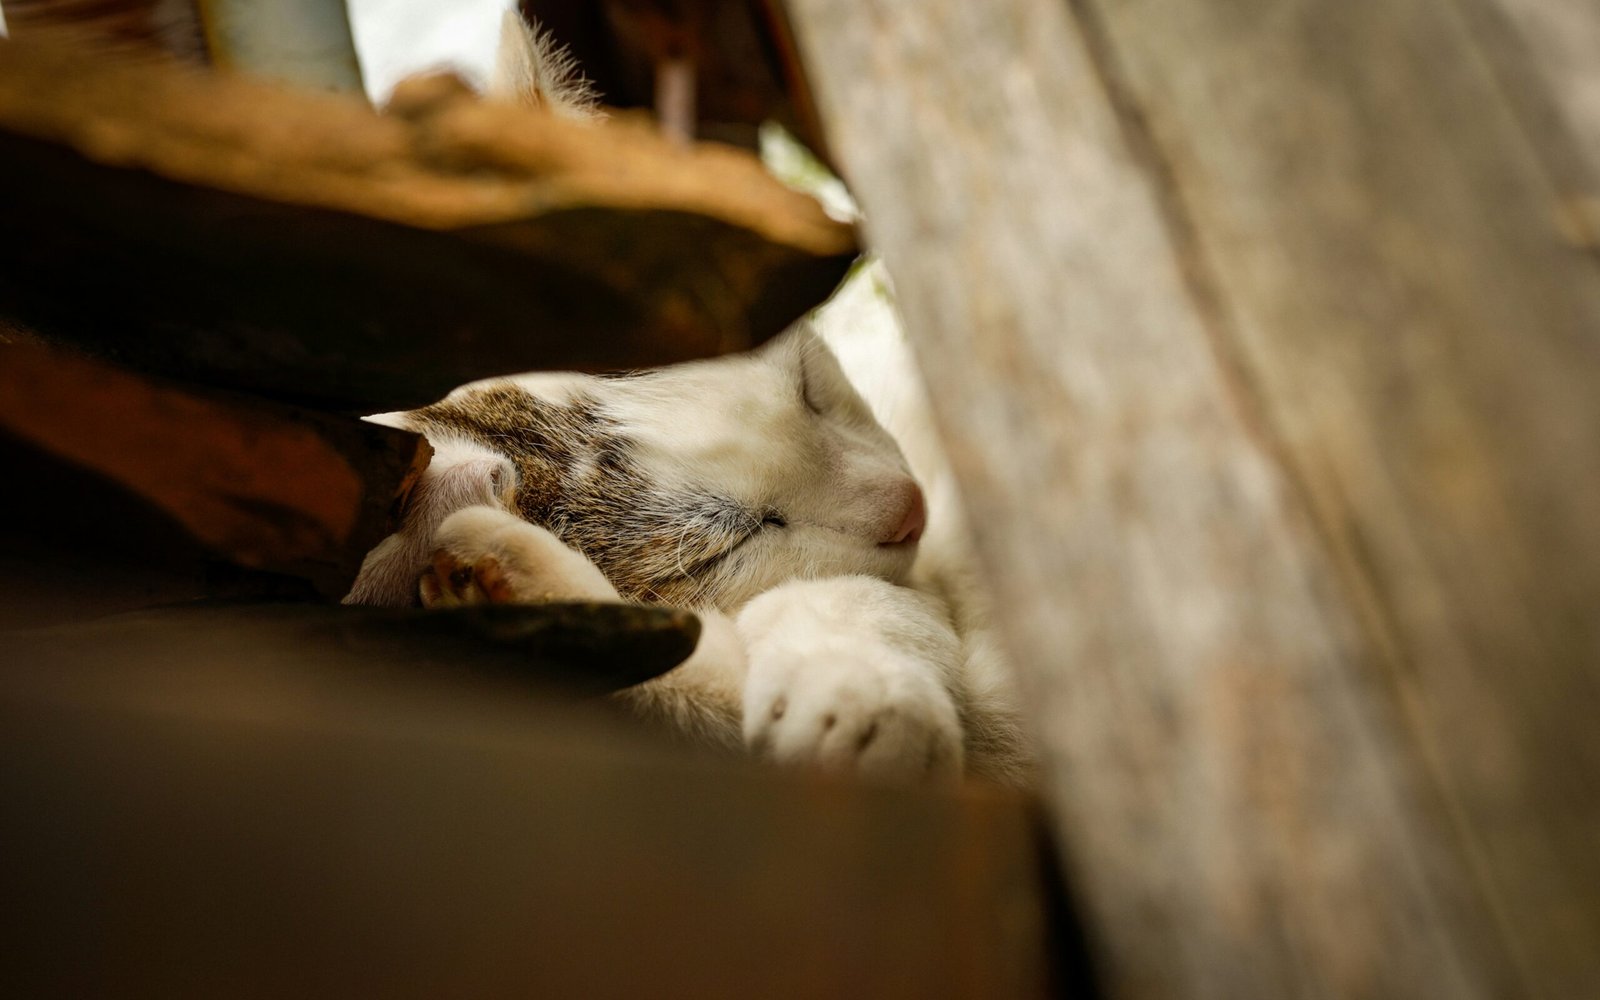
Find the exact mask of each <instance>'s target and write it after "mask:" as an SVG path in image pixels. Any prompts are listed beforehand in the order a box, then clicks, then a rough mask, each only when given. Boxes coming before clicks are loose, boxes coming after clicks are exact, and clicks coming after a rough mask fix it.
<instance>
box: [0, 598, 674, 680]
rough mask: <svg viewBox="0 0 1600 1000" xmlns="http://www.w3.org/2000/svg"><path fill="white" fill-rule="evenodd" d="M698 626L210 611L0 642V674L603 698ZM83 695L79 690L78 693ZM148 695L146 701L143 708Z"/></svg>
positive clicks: (622, 612)
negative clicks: (249, 677)
mask: <svg viewBox="0 0 1600 1000" xmlns="http://www.w3.org/2000/svg"><path fill="white" fill-rule="evenodd" d="M699 638H700V621H699V619H697V618H696V617H695V616H694V615H693V614H691V613H690V612H687V611H681V610H678V609H675V608H648V607H643V606H638V605H629V604H597V603H582V602H575V603H552V604H538V605H497V606H492V607H489V606H486V607H472V608H452V609H448V610H437V611H433V610H426V611H425V610H423V609H421V608H362V607H348V606H344V605H322V604H300V603H286V602H279V603H265V602H214V603H205V602H201V603H195V604H186V605H179V606H174V607H166V608H151V609H148V610H142V611H136V612H130V613H127V614H123V615H114V616H112V617H109V618H104V619H101V620H99V621H94V622H77V623H73V624H71V625H59V626H51V627H46V628H38V629H27V630H22V631H12V632H0V662H4V663H7V664H11V665H14V666H15V667H18V668H22V667H25V668H26V669H29V670H34V671H44V672H46V673H54V672H64V673H68V674H70V673H71V671H73V670H79V671H80V672H82V671H83V668H84V667H85V665H89V664H92V665H93V667H94V672H92V673H89V672H84V673H82V677H83V682H84V683H85V684H88V685H93V684H95V683H98V682H99V681H98V679H99V678H102V677H103V676H104V673H105V672H112V673H123V672H138V671H145V672H146V673H147V674H149V675H150V676H151V677H165V676H167V674H168V672H169V671H170V670H172V669H174V668H175V667H176V668H177V670H178V672H179V673H180V674H181V675H182V676H183V677H185V678H187V677H189V676H190V675H191V674H192V672H193V670H194V669H195V665H196V664H213V665H214V666H215V668H216V669H218V670H225V671H241V670H249V671H257V672H260V673H262V674H263V675H267V674H271V673H274V672H278V673H287V674H289V675H293V676H309V675H314V676H318V677H325V678H328V679H330V680H334V681H337V680H339V679H340V678H342V677H344V678H356V679H357V680H359V681H361V682H363V683H378V682H379V680H380V678H396V677H397V678H399V679H400V680H402V681H403V680H404V679H405V678H406V677H407V676H411V677H432V678H435V679H443V680H446V681H449V680H452V679H457V678H468V679H471V678H480V679H489V680H498V681H502V682H506V683H507V684H508V686H510V687H512V688H513V689H515V688H523V689H525V690H527V691H528V692H531V693H535V694H549V693H550V692H552V691H566V692H569V693H587V694H609V693H611V692H613V691H617V690H620V689H622V688H624V687H627V686H629V685H632V684H638V683H640V682H642V681H646V680H649V679H650V678H652V677H658V676H660V675H661V674H664V673H666V672H667V671H668V670H670V669H672V668H673V667H675V666H677V665H678V664H679V663H682V662H683V661H684V660H685V659H687V658H688V656H689V654H690V653H692V652H694V647H695V643H696V642H697V641H698V640H699ZM80 694H81V692H80ZM152 697H154V696H152Z"/></svg>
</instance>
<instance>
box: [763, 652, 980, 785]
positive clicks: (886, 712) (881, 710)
mask: <svg viewBox="0 0 1600 1000" xmlns="http://www.w3.org/2000/svg"><path fill="white" fill-rule="evenodd" d="M752 669H753V671H755V672H757V673H760V672H761V671H762V665H760V664H752ZM784 673H785V674H786V675H787V676H784V677H782V678H768V679H769V680H775V681H776V683H767V684H761V683H757V684H755V685H753V686H752V688H751V689H750V692H749V693H750V694H752V695H753V697H752V699H751V700H750V701H749V702H748V703H747V706H746V719H745V736H746V742H747V744H748V745H749V746H750V747H751V749H752V750H753V751H755V752H756V753H758V754H761V755H762V756H766V757H769V758H771V759H773V760H776V761H779V762H783V763H790V764H813V765H819V766H822V767H826V768H831V769H835V770H849V771H854V772H857V773H861V774H867V775H872V776H875V777H883V778H890V779H898V780H918V779H923V778H946V777H951V776H954V775H956V774H959V773H960V771H961V761H962V742H961V728H960V723H959V720H958V718H957V716H956V712H955V708H954V705H953V704H952V703H951V701H950V698H949V695H948V694H947V693H946V692H945V691H944V690H943V689H942V688H941V687H939V686H938V685H936V684H933V683H921V682H920V680H921V677H922V675H923V673H924V671H923V670H920V669H918V668H917V667H916V666H915V665H912V664H903V663H899V662H896V661H895V660H894V659H893V658H890V659H887V660H885V659H877V660H876V661H875V662H874V661H871V660H863V659H858V658H854V657H852V658H850V661H849V662H839V661H837V660H836V661H833V662H829V663H822V662H812V663H810V664H806V665H796V669H794V670H792V671H784ZM758 680H759V678H758Z"/></svg>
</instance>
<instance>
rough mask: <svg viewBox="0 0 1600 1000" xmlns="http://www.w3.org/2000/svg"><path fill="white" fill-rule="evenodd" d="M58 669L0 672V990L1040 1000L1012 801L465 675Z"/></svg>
mask: <svg viewBox="0 0 1600 1000" xmlns="http://www.w3.org/2000/svg"><path fill="white" fill-rule="evenodd" d="M342 610H345V611H348V610H349V609H342ZM285 659H287V657H283V656H280V657H279V660H280V661H282V660H285ZM49 666H50V668H51V669H39V668H30V666H29V665H27V664H22V663H18V662H15V661H14V660H6V661H4V662H3V664H0V796H3V797H4V799H5V801H6V803H7V807H6V808H5V809H4V810H0V844H3V845H4V846H5V850H4V852H0V897H3V898H4V899H5V901H6V912H7V915H8V916H9V917H10V918H11V919H10V920H9V921H8V923H9V924H10V925H11V926H10V927H9V928H8V932H7V934H8V938H7V948H6V959H5V961H4V962H0V992H3V993H5V994H7V995H18V996H29V997H57V996H60V997H75V996H84V995H86V994H95V995H119V996H128V995H136V996H162V997H217V996H228V997H240V998H251V997H281V996H291V995H292V996H302V997H351V996H376V995H382V996H387V997H441V996H474V997H488V996H508V997H509V996H517V997H585V998H596V1000H605V998H619V1000H620V998H632V997H640V996H649V997H661V998H695V1000H718V998H749V997H771V998H775V1000H783V998H796V1000H799V998H813V997H819V996H839V997H845V996H870V997H880V998H890V1000H892V998H901V997H904V998H912V997H917V998H927V997H933V998H943V997H950V998H955V997H966V998H973V1000H977V998H987V997H1019V998H1025V997H1037V996H1042V995H1044V989H1045V986H1044V979H1045V974H1046V961H1047V957H1046V949H1047V947H1048V946H1049V944H1050V941H1049V939H1048V937H1047V934H1048V933H1049V926H1048V925H1047V924H1046V917H1045V913H1044V905H1043V901H1042V899H1041V887H1042V880H1041V878H1040V856H1039V852H1038V848H1037V845H1038V841H1037V839H1036V833H1037V831H1036V829H1035V825H1034V813H1033V811H1032V809H1031V808H1030V805H1029V803H1028V802H1027V801H1026V800H1024V799H1022V798H1021V797H1019V796H1017V795H1016V794H1015V793H1011V792H1007V791H1004V790H997V789H987V788H965V789H961V790H959V791H956V792H950V791H937V790H931V789H928V790H891V789H881V788H874V787H872V786H865V785H861V784H858V783H854V782H849V781H843V780H839V779H837V778H827V777H824V776H820V775H818V776H811V775H806V774H801V773H794V772H787V773H780V772H777V771H773V770H768V769H766V768H762V767H759V766H757V765H755V764H753V763H751V762H745V761H721V760H716V759H710V758H703V757H698V756H692V755H689V754H687V753H683V752H678V751H676V750H674V748H672V747H670V746H665V745H662V744H660V743H657V742H655V741H652V740H648V739H645V738H644V737H643V736H641V734H639V733H638V732H636V731H632V730H630V729H627V728H625V727H622V726H620V725H617V724H615V721H614V720H608V719H607V718H605V717H604V716H602V715H599V714H598V709H593V710H589V711H584V710H581V709H580V708H579V707H578V706H572V705H565V706H564V705H561V704H559V703H555V702H552V701H549V700H544V701H540V700H535V699H532V698H530V697H528V692H527V691H526V690H525V689H519V688H515V687H513V688H511V689H509V690H508V689H507V688H506V687H504V686H502V685H494V684H487V683H484V682H481V681H479V682H471V679H470V678H468V677H463V676H461V675H452V676H451V677H449V678H434V679H432V680H429V679H427V678H423V677H420V676H415V675H412V676H407V675H404V674H397V673H396V672H395V671H393V670H388V669H384V668H379V669H376V670H374V671H373V672H372V673H370V674H366V675H351V674H330V673H328V672H327V671H324V670H320V669H319V668H318V666H317V664H316V663H315V662H310V663H307V664H306V665H304V666H302V667H300V668H296V667H295V666H294V665H293V664H292V663H285V662H280V663H279V665H278V666H277V667H275V668H273V669H270V670H269V669H263V668H262V667H261V665H260V663H259V661H257V662H247V663H238V662H234V661H230V660H229V659H227V658H225V657H216V658H213V659H210V660H202V661H200V662H195V661H192V660H185V659H169V660H168V661H166V662H165V663H163V664H159V665H156V664H151V665H148V666H146V667H144V668H140V669H122V670H119V669H106V668H105V667H104V665H102V664H100V663H97V662H93V661H90V662H77V663H65V662H62V661H61V660H60V659H59V658H58V659H57V660H56V661H54V662H52V663H51V664H50V665H49Z"/></svg>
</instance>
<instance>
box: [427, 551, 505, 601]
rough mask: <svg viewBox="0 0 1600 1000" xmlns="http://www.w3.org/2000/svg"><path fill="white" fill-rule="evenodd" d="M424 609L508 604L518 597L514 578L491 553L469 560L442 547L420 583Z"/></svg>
mask: <svg viewBox="0 0 1600 1000" xmlns="http://www.w3.org/2000/svg"><path fill="white" fill-rule="evenodd" d="M418 586H419V588H420V591H421V594H422V606H423V607H425V608H453V607H459V606H460V605H463V604H506V603H510V602H512V601H515V600H516V595H515V593H514V592H513V590H512V587H511V581H510V580H509V579H508V578H507V577H506V574H505V571H504V570H503V569H501V568H500V561H499V560H498V559H496V558H495V557H494V556H493V555H491V554H487V553H485V554H480V555H478V556H477V558H476V559H474V560H472V561H470V562H469V561H467V560H464V559H463V558H461V557H460V556H458V555H456V554H454V553H452V552H449V551H447V550H445V549H440V550H439V551H438V552H435V553H434V555H433V561H432V562H431V563H430V564H429V566H428V569H427V570H426V571H425V572H424V573H423V574H422V579H421V581H420V582H419V584H418Z"/></svg>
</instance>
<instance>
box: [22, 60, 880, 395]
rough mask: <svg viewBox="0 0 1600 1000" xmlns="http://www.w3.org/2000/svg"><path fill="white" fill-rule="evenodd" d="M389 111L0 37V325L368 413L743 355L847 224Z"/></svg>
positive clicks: (528, 138)
mask: <svg viewBox="0 0 1600 1000" xmlns="http://www.w3.org/2000/svg"><path fill="white" fill-rule="evenodd" d="M52 39H53V41H52ZM393 110H394V114H391V115H378V114H376V113H374V112H373V111H372V110H371V109H370V108H369V107H367V105H366V104H365V102H364V101H361V100H357V99H341V98H339V97H336V96H333V95H323V94H313V93H307V92H299V91H293V90H287V89H277V88H273V87H271V86H268V85H265V84H261V83H259V82H256V81H251V80H246V79H243V78H239V77H235V76H228V75H223V74H209V73H206V72H204V71H201V70H197V69H193V68H188V67H180V66H175V65H170V64H164V63H151V62H150V61H148V60H144V61H140V60H128V59H116V58H112V57H110V56H107V55H103V54H101V55H98V56H97V55H95V51H94V50H93V49H92V48H90V49H87V50H83V49H81V48H74V47H73V46H70V45H66V44H63V43H62V42H61V41H60V39H56V38H54V36H51V38H47V39H45V40H43V41H39V42H37V43H32V44H28V43H24V42H21V41H17V42H11V43H6V44H5V48H4V52H3V54H0V227H3V228H0V233H3V235H4V237H5V238H4V239H3V240H0V315H4V316H6V317H7V318H10V319H15V320H19V321H21V322H23V323H24V324H26V325H29V326H31V327H33V328H35V329H36V330H37V331H38V332H39V333H40V334H42V335H45V336H47V337H50V338H52V339H54V340H58V341H64V342H70V343H73V344H75V345H80V346H82V347H85V348H87V349H91V350H94V351H96V352H98V353H101V354H103V355H107V356H110V357H113V358H115V359H117V360H118V361H120V362H122V363H124V364H129V365H138V366H140V367H143V368H146V369H148V370H154V371H158V372H161V373H163V374H174V375H179V376H182V377H185V378H191V379H195V380H198V381H204V382H207V383H210V384H221V385H228V386H231V387H237V388H243V389H249V390H252V391H258V392H268V393H272V394H275V395H279V396H287V397H292V398H294V399H297V400H300V401H309V402H314V403H318V404H322V405H328V406H338V407H343V408H347V409H353V410H358V411H364V412H375V411H378V410H392V409H401V408H406V407H412V406H418V405H423V404H425V403H428V402H432V401H434V400H436V399H438V398H439V397H440V396H442V395H443V394H444V393H445V392H447V391H449V390H450V389H452V388H454V387H455V386H457V385H459V384H461V383H463V382H466V381H470V380H472V379H475V378H483V377H487V376H490V375H496V374H506V373H510V372H516V371H525V370H529V369H532V368H550V369H585V370H597V369H615V368H633V367H644V366H648V365H655V364H666V363H669V362H672V361H682V360H687V359H690V358H695V357H704V356H708V355H714V354H717V353H721V352H725V351H731V350H740V349H744V348H747V347H750V346H752V345H753V344H755V343H759V342H760V341H762V340H764V339H766V338H767V337H770V336H772V335H773V334H775V333H777V332H778V331H780V330H781V329H783V328H784V327H785V326H787V325H788V324H789V323H791V322H792V321H794V320H795V319H796V318H798V317H799V316H800V315H802V314H803V313H804V312H805V311H806V310H808V309H810V308H811V307H813V306H815V305H816V304H818V303H819V302H820V301H821V300H822V299H823V298H825V297H826V296H827V295H828V294H829V293H830V292H831V291H832V290H833V288H834V287H835V286H836V284H837V283H838V281H839V279H840V278H841V277H842V276H843V274H844V272H845V269H846V268H847V267H848V266H849V263H850V261H851V260H852V259H853V257H854V253H855V242H854V237H853V234H852V232H851V230H850V228H849V227H848V226H844V225H841V224H839V223H836V222H834V221H832V220H830V219H829V218H828V217H827V216H826V215H825V214H824V213H823V211H822V209H821V208H820V207H819V206H818V205H817V204H816V203H815V202H814V201H812V200H811V199H810V198H808V197H806V196H805V195H802V194H799V193H797V192H794V191H791V190H789V189H788V188H785V187H784V186H783V185H782V184H780V183H779V182H778V181H777V180H775V179H774V178H772V177H771V176H770V175H769V174H767V173H766V171H765V170H764V169H763V168H762V167H761V165H760V163H759V161H757V160H756V159H755V157H753V156H751V155H749V154H747V153H744V152H742V151H739V150H734V149H731V148H727V147H719V146H715V145H712V144H705V145H701V146H697V147H694V148H691V149H679V148H678V147H676V146H674V145H672V144H670V143H668V142H666V141H665V140H663V139H661V138H660V137H659V136H658V135H656V133H655V131H654V129H653V128H651V127H650V126H649V125H648V124H646V123H642V122H636V121H631V120H627V121H624V120H619V121H614V122H611V123H608V124H606V125H602V126H584V125H578V124H574V123H570V122H566V121H563V120H560V119H556V118H554V117H552V116H550V115H546V114H542V113H540V112H538V111H537V110H533V109H528V108H523V107H520V106H516V105H512V104H504V105H502V104H497V103H492V102H482V101H478V100H476V99H474V97H473V96H472V95H471V94H470V93H468V92H466V91H465V89H464V87H463V85H461V84H460V83H459V81H455V80H454V78H441V77H435V78H430V79H425V80H419V81H414V82H413V83H412V84H411V85H410V86H407V87H405V88H403V89H401V90H400V91H398V92H397V93H396V95H395V98H394V101H393ZM86 289H89V290H91V292H90V293H86Z"/></svg>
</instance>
